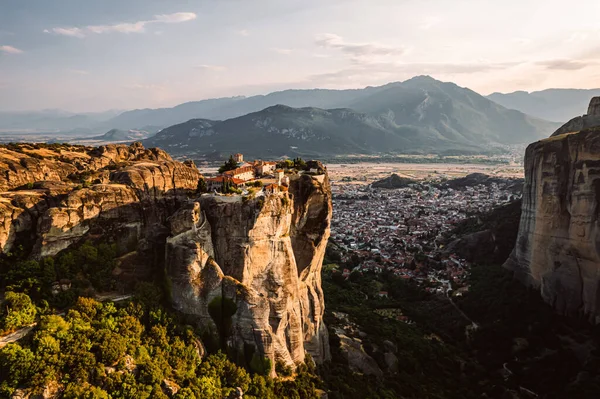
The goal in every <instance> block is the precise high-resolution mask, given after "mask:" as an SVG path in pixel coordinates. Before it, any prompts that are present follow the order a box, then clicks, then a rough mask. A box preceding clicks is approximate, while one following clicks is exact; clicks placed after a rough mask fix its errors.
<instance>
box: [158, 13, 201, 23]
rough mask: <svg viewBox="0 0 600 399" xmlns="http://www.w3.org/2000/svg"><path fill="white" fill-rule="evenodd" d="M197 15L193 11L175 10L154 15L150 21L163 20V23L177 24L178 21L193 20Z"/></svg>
mask: <svg viewBox="0 0 600 399" xmlns="http://www.w3.org/2000/svg"><path fill="white" fill-rule="evenodd" d="M197 17H198V16H197V15H196V14H195V13H193V12H176V13H174V14H160V15H155V16H154V20H152V21H150V22H163V23H165V24H178V23H180V22H187V21H193V20H194V19H196V18H197Z"/></svg>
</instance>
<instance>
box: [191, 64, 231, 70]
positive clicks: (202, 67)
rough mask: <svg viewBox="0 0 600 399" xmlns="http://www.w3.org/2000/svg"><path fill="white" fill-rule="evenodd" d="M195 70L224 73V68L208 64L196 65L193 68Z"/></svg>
mask: <svg viewBox="0 0 600 399" xmlns="http://www.w3.org/2000/svg"><path fill="white" fill-rule="evenodd" d="M195 68H196V69H203V70H205V71H224V70H225V69H227V68H225V67H224V66H220V65H209V64H200V65H196V66H195Z"/></svg>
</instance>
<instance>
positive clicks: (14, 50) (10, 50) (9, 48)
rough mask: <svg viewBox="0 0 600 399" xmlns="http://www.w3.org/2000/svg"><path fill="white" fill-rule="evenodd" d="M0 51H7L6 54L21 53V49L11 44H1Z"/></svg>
mask: <svg viewBox="0 0 600 399" xmlns="http://www.w3.org/2000/svg"><path fill="white" fill-rule="evenodd" d="M0 52H3V53H7V54H21V53H23V50H20V49H18V48H16V47H13V46H8V45H3V46H0Z"/></svg>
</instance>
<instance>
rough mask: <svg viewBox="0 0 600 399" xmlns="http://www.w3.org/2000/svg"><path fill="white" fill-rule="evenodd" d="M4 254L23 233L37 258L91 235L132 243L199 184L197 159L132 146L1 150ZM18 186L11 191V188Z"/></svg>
mask: <svg viewBox="0 0 600 399" xmlns="http://www.w3.org/2000/svg"><path fill="white" fill-rule="evenodd" d="M0 171H1V172H2V173H0V251H1V252H4V253H6V252H9V251H10V250H11V249H12V248H13V245H14V243H15V241H16V239H17V237H18V236H19V235H20V236H22V238H23V240H26V241H28V242H29V243H31V244H33V251H32V257H34V258H41V257H44V256H54V255H56V254H57V253H58V252H60V251H62V250H63V249H66V248H68V247H69V246H71V245H73V244H74V243H77V242H79V241H81V240H82V239H83V238H85V237H86V236H87V235H89V234H92V235H93V236H103V235H107V236H109V235H110V236H117V235H118V236H119V243H120V244H123V243H126V244H128V245H129V246H130V247H131V248H133V247H135V246H137V244H138V241H139V240H142V239H144V237H145V236H146V235H147V234H146V233H147V232H145V231H144V230H145V229H151V228H152V226H153V225H154V224H160V223H163V222H164V220H166V218H167V217H168V216H169V214H171V213H172V212H173V211H174V210H175V209H176V208H177V206H178V204H179V203H180V202H181V201H182V199H186V198H187V196H188V195H189V194H190V193H193V192H194V191H195V189H196V187H197V184H198V179H199V178H200V176H201V175H200V173H199V172H198V169H197V168H196V167H195V165H193V163H181V162H177V161H174V160H173V159H171V157H170V156H169V155H168V154H167V153H166V152H164V151H162V150H160V149H156V148H152V149H146V148H144V147H143V146H142V145H141V144H140V143H134V144H131V145H129V146H128V145H106V146H101V147H84V146H60V145H58V146H41V147H40V146H39V145H29V144H21V145H13V146H6V147H0ZM8 190H12V191H8Z"/></svg>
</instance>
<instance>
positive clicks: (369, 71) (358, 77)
mask: <svg viewBox="0 0 600 399" xmlns="http://www.w3.org/2000/svg"><path fill="white" fill-rule="evenodd" d="M519 64H520V63H517V62H510V63H483V62H473V63H433V62H432V63H422V62H417V63H401V62H380V63H374V64H365V65H355V66H353V67H351V68H345V69H341V70H337V71H333V72H327V73H322V74H316V75H312V76H309V77H308V80H309V81H311V82H315V83H317V84H319V83H320V84H328V85H337V84H342V85H343V84H347V83H352V82H360V83H361V84H362V83H364V82H367V83H383V82H385V81H389V80H396V79H399V78H403V77H406V76H413V75H419V74H427V75H460V74H474V73H480V72H489V71H493V70H502V69H507V68H511V67H514V66H517V65H519Z"/></svg>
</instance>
